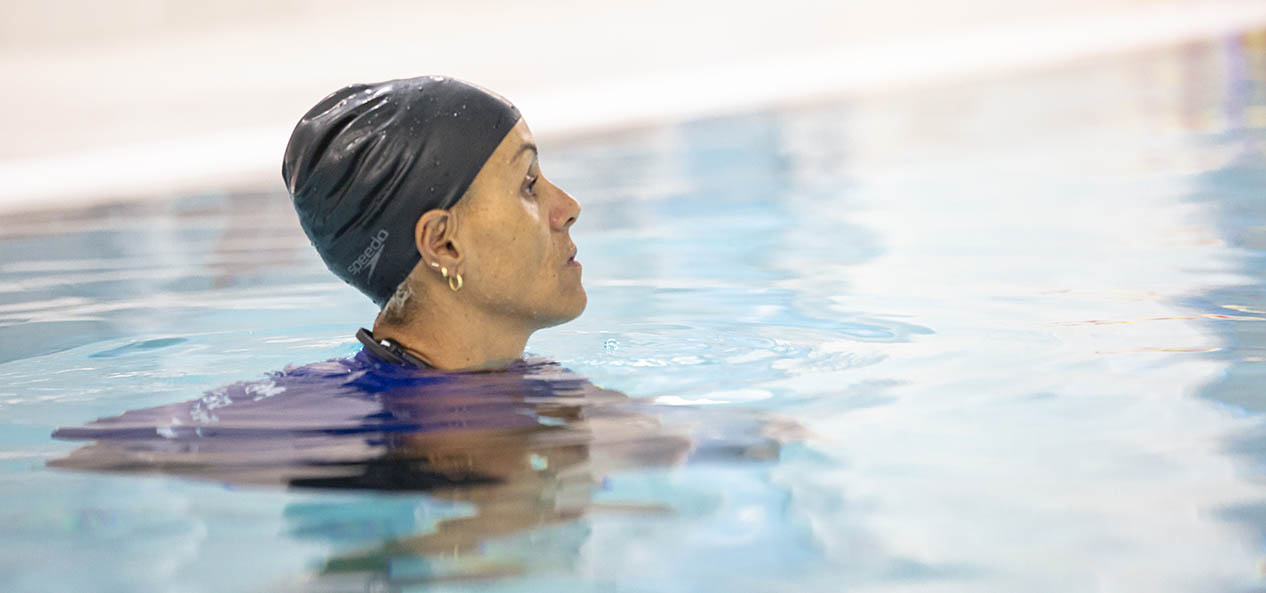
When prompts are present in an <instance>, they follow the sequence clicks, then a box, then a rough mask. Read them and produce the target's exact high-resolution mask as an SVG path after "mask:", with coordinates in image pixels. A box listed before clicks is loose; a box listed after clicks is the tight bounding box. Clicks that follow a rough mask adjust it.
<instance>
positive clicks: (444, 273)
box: [440, 268, 448, 278]
mask: <svg viewBox="0 0 1266 593" xmlns="http://www.w3.org/2000/svg"><path fill="white" fill-rule="evenodd" d="M440 275H441V276H443V277H445V278H448V268H440Z"/></svg>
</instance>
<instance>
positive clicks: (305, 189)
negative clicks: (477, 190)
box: [281, 76, 519, 307]
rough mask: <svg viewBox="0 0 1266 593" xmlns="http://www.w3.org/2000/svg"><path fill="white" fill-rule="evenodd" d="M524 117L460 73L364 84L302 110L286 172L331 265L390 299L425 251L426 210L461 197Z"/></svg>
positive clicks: (306, 224)
mask: <svg viewBox="0 0 1266 593" xmlns="http://www.w3.org/2000/svg"><path fill="white" fill-rule="evenodd" d="M518 121H519V110H518V109H515V107H514V105H511V104H510V102H509V101H506V100H505V99H503V98H501V97H499V96H497V95H495V94H493V93H491V92H489V91H487V90H484V89H481V88H479V87H477V86H474V85H472V84H469V83H466V82H462V81H460V80H456V79H452V78H447V77H443V76H421V77H418V78H409V79H402V80H390V81H387V82H380V83H377V84H355V85H352V86H348V87H345V88H343V89H341V90H339V91H336V92H334V93H333V94H331V95H330V96H328V97H326V98H325V99H323V100H322V101H321V102H320V103H317V105H316V106H315V107H313V108H312V109H311V110H309V111H308V113H306V114H305V115H304V116H303V119H301V120H299V124H298V125H297V126H295V130H294V132H293V133H291V135H290V143H289V144H287V145H286V156H285V160H284V161H283V163H282V166H281V175H282V177H283V178H284V179H285V181H286V188H287V189H289V190H290V197H291V198H292V199H293V200H294V205H295V211H297V212H298V213H299V223H300V224H301V225H302V226H303V231H304V232H305V233H307V235H308V238H309V239H311V240H312V245H313V246H314V247H316V249H317V252H318V253H320V254H321V259H323V260H325V265H326V266H327V267H329V268H330V271H331V272H334V274H335V275H337V276H338V277H339V278H342V279H343V281H345V282H347V283H348V284H351V285H352V286H355V287H356V288H357V289H359V290H360V291H361V292H363V293H365V294H366V295H368V296H369V298H371V299H373V301H374V302H375V303H377V304H378V306H379V307H381V306H383V305H384V304H386V302H387V300H388V299H390V298H391V295H392V293H394V292H395V290H396V287H397V286H399V285H400V283H401V282H403V281H404V279H405V278H406V277H407V276H408V275H409V272H410V271H412V270H413V267H414V266H415V265H417V263H418V260H419V259H421V256H420V255H419V254H418V250H417V248H416V247H414V244H413V230H414V226H415V225H416V224H417V221H418V217H419V216H421V215H422V214H423V213H425V212H426V211H428V210H433V209H436V208H451V207H452V206H453V205H454V204H456V203H457V200H459V199H460V198H461V197H462V194H464V193H465V192H466V188H467V187H469V186H470V183H471V181H473V180H474V179H475V175H476V174H478V173H479V169H480V168H481V167H483V164H484V161H487V160H488V157H489V156H490V155H492V152H493V151H494V150H496V148H497V145H498V144H500V143H501V140H502V139H503V138H505V135H506V133H508V132H509V131H510V129H511V128H513V127H514V125H515V124H516V123H518Z"/></svg>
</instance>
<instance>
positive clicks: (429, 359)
mask: <svg viewBox="0 0 1266 593" xmlns="http://www.w3.org/2000/svg"><path fill="white" fill-rule="evenodd" d="M419 309H420V310H419ZM442 309H444V307H434V308H432V307H419V308H418V309H415V310H414V312H413V314H412V315H410V316H409V319H408V322H407V323H403V324H389V323H386V322H385V321H384V320H383V316H382V315H379V316H378V319H376V320H375V321H374V328H373V331H374V338H375V339H378V340H383V339H391V340H394V341H395V342H396V343H397V344H400V345H401V346H403V347H404V348H405V349H406V350H408V351H409V352H410V353H412V354H413V355H414V356H417V357H418V358H421V359H422V360H423V361H425V362H426V363H427V364H429V365H431V366H432V367H434V368H436V369H439V370H445V371H450V370H466V369H476V368H502V367H504V366H506V365H508V364H509V363H511V362H513V361H515V360H518V359H519V358H521V357H522V356H523V348H524V347H525V346H527V340H528V337H530V336H531V334H532V332H530V331H522V330H514V329H510V328H506V327H505V326H504V324H499V323H496V322H495V320H492V319H488V318H486V317H485V316H481V315H477V314H475V313H474V312H473V311H469V310H465V311H443V310H442Z"/></svg>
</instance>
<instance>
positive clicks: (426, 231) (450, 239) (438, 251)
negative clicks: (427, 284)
mask: <svg viewBox="0 0 1266 593" xmlns="http://www.w3.org/2000/svg"><path fill="white" fill-rule="evenodd" d="M456 232H457V217H456V216H455V215H454V213H453V211H452V210H429V211H427V212H426V213H425V214H423V215H422V216H421V217H419V218H418V222H417V224H416V225H414V227H413V243H414V246H415V247H417V249H418V253H419V254H420V255H421V256H422V261H424V262H426V265H428V266H430V267H437V266H436V265H433V264H437V265H438V266H443V267H446V268H448V269H450V270H455V269H456V268H457V264H458V263H459V262H460V261H461V252H460V251H459V250H458V248H457V242H456Z"/></svg>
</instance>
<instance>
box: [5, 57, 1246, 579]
mask: <svg viewBox="0 0 1266 593" xmlns="http://www.w3.org/2000/svg"><path fill="white" fill-rule="evenodd" d="M528 116H529V118H530V114H528ZM529 121H530V120H529ZM542 150H543V155H542V168H543V170H544V171H545V172H546V174H547V175H550V176H551V178H552V179H553V180H554V181H555V182H557V183H559V184H560V185H562V186H563V187H565V188H567V189H568V190H569V191H570V192H571V193H572V194H573V195H575V196H576V197H577V198H578V199H579V200H580V201H581V202H582V204H583V205H584V208H585V210H584V212H583V214H582V215H581V219H580V221H579V222H578V223H577V225H576V227H575V229H574V233H573V235H574V237H575V239H576V242H577V244H578V245H579V248H580V253H579V256H578V257H579V258H580V259H581V260H582V261H583V262H584V263H585V272H584V273H585V284H586V287H587V288H588V291H589V295H590V305H589V309H588V311H587V312H586V313H585V315H584V316H582V317H581V318H580V319H579V320H577V321H576V322H573V323H571V324H568V325H565V326H562V327H559V328H555V329H551V330H547V331H544V332H541V333H539V334H538V335H537V336H535V337H534V338H533V340H532V342H531V343H530V344H529V350H530V351H531V352H533V353H536V354H538V355H542V356H547V357H549V358H552V359H554V360H557V361H559V362H560V363H562V364H563V365H565V366H566V367H568V368H570V369H572V370H573V371H575V372H577V373H579V374H581V375H584V376H586V377H588V378H589V379H590V380H591V381H592V382H593V383H595V384H598V385H602V386H604V387H608V388H611V389H616V390H619V391H622V392H624V393H626V394H628V395H629V396H630V397H631V398H634V399H635V400H637V401H640V402H645V403H647V404H650V403H658V404H661V405H664V406H674V409H675V410H677V416H678V417H682V418H685V419H686V420H687V421H690V420H691V419H694V420H695V421H696V422H695V423H696V424H697V425H698V426H697V427H696V430H697V431H700V432H706V431H707V430H708V428H709V426H708V424H707V422H708V421H709V420H710V419H712V418H715V417H716V414H717V413H718V411H727V410H728V411H736V410H757V411H761V412H763V413H766V414H770V415H776V416H778V417H783V418H789V419H792V420H794V421H795V422H798V423H799V424H800V425H802V426H803V427H804V429H805V431H806V432H807V433H808V435H807V436H806V437H805V438H804V439H803V440H802V441H799V442H789V443H786V444H785V445H784V446H783V447H782V449H781V451H780V452H779V454H778V459H777V460H776V461H765V462H742V463H738V462H725V461H718V462H713V463H701V464H690V465H684V466H676V467H644V468H640V469H639V468H631V469H625V470H616V471H611V472H609V473H607V474H606V475H605V480H604V481H603V484H602V490H601V492H600V493H599V497H598V498H599V500H600V501H602V502H604V503H607V505H608V506H607V507H605V508H595V509H593V510H592V511H591V512H587V513H585V514H584V515H582V516H580V517H578V518H575V519H573V520H568V521H558V522H552V523H549V524H541V525H536V526H531V527H528V528H525V529H521V530H517V531H511V532H509V533H507V534H505V535H502V536H498V537H489V538H486V539H484V540H482V541H481V542H480V544H479V546H478V548H477V549H476V550H475V551H473V552H462V553H459V554H457V555H449V556H445V555H443V554H437V553H433V552H431V553H426V554H409V553H406V552H403V551H400V550H397V551H396V552H394V553H392V554H388V555H387V556H388V557H387V558H385V559H381V560H382V561H381V562H378V563H376V564H375V563H366V564H365V568H364V570H358V571H345V572H341V573H338V574H336V575H334V576H330V574H329V572H330V571H329V570H328V568H329V567H330V566H344V565H347V563H348V562H349V560H348V559H350V558H361V557H364V556H366V555H367V554H371V553H372V552H373V551H375V550H381V549H384V548H389V547H390V546H391V545H392V543H393V542H401V541H408V540H409V538H411V537H416V536H419V535H423V534H426V533H428V532H430V531H431V530H433V529H435V526H436V525H437V524H438V523H439V522H441V521H444V520H447V519H455V518H460V517H462V516H466V515H469V514H470V513H471V509H470V506H469V505H467V504H463V503H460V502H452V501H448V500H443V499H440V498H436V497H429V496H427V495H425V494H399V493H396V494H389V493H379V494H375V493H365V492H348V491H340V492H329V491H284V490H281V489H276V488H267V487H262V488H261V487H247V486H240V485H232V484H226V483H217V482H214V481H205V480H188V479H184V478H179V477H173V476H163V475H148V476H137V475H108V474H88V473H77V472H68V471H56V470H52V469H49V468H47V467H46V465H45V464H46V463H47V462H49V461H51V460H53V459H56V458H58V457H61V456H63V455H65V454H67V453H69V452H71V451H72V450H74V449H75V448H76V447H78V446H79V445H80V443H74V442H64V441H57V440H53V439H51V438H50V436H49V435H50V433H51V432H52V431H53V430H54V429H55V428H56V427H58V426H72V425H78V424H82V423H84V422H88V421H91V420H93V419H95V418H98V417H102V416H110V415H115V414H119V413H121V412H123V411H126V410H133V409H138V408H145V407H150V406H157V405H162V404H171V403H176V402H182V401H187V400H190V399H194V398H197V397H198V396H200V395H201V394H202V393H203V392H205V391H207V390H210V389H213V388H216V387H218V386H220V385H224V384H226V383H231V382H234V381H238V380H241V379H248V378H255V377H259V376H262V375H263V374H264V373H266V372H269V371H273V370H276V369H280V368H282V367H284V366H285V365H287V364H292V363H298V364H301V363H307V362H312V361H318V360H323V359H326V358H331V357H340V356H347V355H350V354H352V353H354V352H355V351H356V350H357V349H358V346H357V345H356V343H355V340H354V338H353V336H352V334H353V332H354V331H355V328H356V327H358V326H361V325H365V324H367V323H368V321H369V320H370V319H371V318H372V316H373V314H374V312H375V311H374V310H373V308H372V306H371V305H370V304H369V303H368V302H367V301H366V300H365V299H364V298H363V297H360V296H359V295H358V294H356V293H355V292H354V291H353V290H352V289H350V288H347V287H345V286H343V285H341V284H340V283H338V282H337V281H335V280H333V279H332V277H331V276H330V275H329V274H328V273H327V272H326V271H325V270H324V268H323V267H322V265H321V263H320V262H319V260H317V258H316V256H315V254H314V253H313V252H312V250H311V249H310V247H309V246H308V245H307V242H306V240H305V239H304V237H303V236H302V234H301V233H300V232H299V230H298V226H297V223H296V222H295V219H294V215H293V213H292V212H291V211H290V206H289V204H288V203H287V201H286V199H285V197H284V195H282V194H280V193H276V192H272V193H261V194H258V195H219V194H206V195H199V196H187V197H182V198H178V199H173V200H169V201H166V202H159V203H146V204H126V205H114V206H102V207H97V208H91V209H82V210H74V211H67V212H56V213H43V214H25V215H17V216H9V217H6V219H5V221H4V223H3V225H0V414H2V415H0V418H3V423H4V427H3V430H0V462H2V465H0V476H3V478H2V479H0V500H2V501H4V502H5V504H3V505H0V547H2V548H0V549H2V551H3V553H0V590H4V591H21V592H26V591H41V592H43V591H327V590H329V591H365V590H368V591H392V590H406V591H408V590H426V591H465V590H504V591H537V590H545V589H554V590H565V591H588V590H593V591H726V590H731V591H775V590H778V591H782V590H789V589H794V590H798V591H831V592H835V591H840V590H855V591H862V590H884V591H897V590H916V589H917V590H937V591H973V592H975V591H1015V590H1025V591H1052V592H1056V591H1059V592H1064V591H1086V590H1105V591H1117V590H1124V591H1142V590H1147V591H1193V590H1201V591H1205V590H1219V591H1255V590H1261V589H1262V588H1263V586H1264V583H1263V581H1262V579H1263V577H1262V568H1261V567H1262V563H1263V560H1266V544H1263V542H1266V486H1264V485H1263V483H1262V480H1263V477H1264V473H1263V472H1264V468H1266V440H1264V439H1266V424H1264V423H1263V422H1262V419H1261V418H1262V416H1261V414H1262V412H1263V411H1264V410H1266V376H1264V373H1266V366H1264V365H1266V36H1263V35H1262V34H1256V35H1248V36H1241V37H1236V38H1230V39H1219V40H1213V41H1210V42H1207V43H1199V44H1192V45H1190V46H1185V47H1180V48H1172V49H1167V50H1163V51H1156V52H1151V53H1147V54H1140V55H1133V56H1127V57H1121V58H1116V59H1111V60H1102V61H1097V62H1093V63H1079V64H1070V65H1066V66H1063V67H1060V68H1057V69H1051V70H1048V71H1044V72H1041V73H1034V74H1026V75H1015V76H1011V77H1006V78H999V79H990V80H976V81H970V82H962V83H959V84H956V85H952V86H940V87H935V88H917V89H909V90H906V91H902V92H896V93H890V94H884V95H875V96H862V97H856V98H853V99H850V100H841V101H839V102H834V103H823V104H817V105H805V106H800V107H797V108H794V109H785V110H774V111H768V112H762V113H753V114H747V115H744V116H737V117H727V118H714V119H705V120H700V121H693V122H687V123H684V124H680V125H674V126H665V127H657V128H648V129H644V130H640V131H635V132H627V133H621V134H616V135H607V136H603V137H596V138H592V139H586V140H582V141H574V142H571V143H569V144H566V145H558V146H549V145H545V146H543V147H542ZM718 430H724V427H722V428H719V429H718ZM552 500H554V499H552ZM629 509H658V510H656V511H655V512H648V511H645V510H642V511H638V510H632V511H630V510H629ZM481 567H494V568H497V567H500V568H504V567H511V568H510V569H508V570H506V571H503V572H504V576H501V577H499V578H491V577H489V578H481V579H476V580H468V579H464V578H463V575H467V574H469V573H472V572H478V571H479V568H481ZM323 571H324V573H323ZM493 572H495V570H494V571H493Z"/></svg>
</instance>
